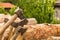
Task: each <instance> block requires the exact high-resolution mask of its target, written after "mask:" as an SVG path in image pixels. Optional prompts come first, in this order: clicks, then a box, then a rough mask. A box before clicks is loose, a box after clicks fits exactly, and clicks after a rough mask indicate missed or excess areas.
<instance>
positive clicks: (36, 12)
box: [16, 0, 55, 23]
mask: <svg viewBox="0 0 60 40" xmlns="http://www.w3.org/2000/svg"><path fill="white" fill-rule="evenodd" d="M54 3H55V0H20V3H19V2H18V4H16V5H18V6H20V7H21V8H22V9H23V10H24V14H25V16H26V17H28V18H31V17H34V18H36V19H37V21H38V23H44V22H45V23H51V22H52V21H53V15H54V7H53V6H54Z"/></svg>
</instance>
